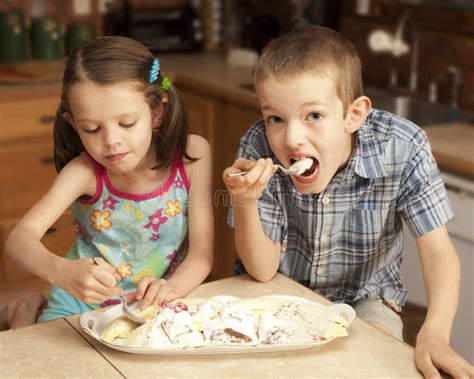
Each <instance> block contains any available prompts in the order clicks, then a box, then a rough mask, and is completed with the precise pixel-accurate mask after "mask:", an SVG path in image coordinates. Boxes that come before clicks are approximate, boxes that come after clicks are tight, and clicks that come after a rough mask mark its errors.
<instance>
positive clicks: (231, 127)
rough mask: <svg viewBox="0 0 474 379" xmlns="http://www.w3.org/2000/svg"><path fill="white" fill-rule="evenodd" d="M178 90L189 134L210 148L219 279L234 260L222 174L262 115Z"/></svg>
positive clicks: (229, 270) (215, 273)
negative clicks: (184, 105) (244, 137)
mask: <svg viewBox="0 0 474 379" xmlns="http://www.w3.org/2000/svg"><path fill="white" fill-rule="evenodd" d="M180 90H181V95H182V96H183V98H184V101H185V104H186V111H187V113H188V122H189V129H190V132H191V133H197V134H199V135H202V136H204V137H206V138H207V140H208V141H209V142H210V144H211V149H212V156H213V190H214V195H213V204H214V216H215V228H214V232H215V240H214V267H213V270H212V273H211V277H212V279H221V278H225V277H229V276H232V275H233V263H234V261H235V258H236V256H237V254H236V251H235V245H234V232H233V228H231V227H229V226H228V225H227V216H228V213H229V204H230V197H229V194H228V192H227V189H226V187H225V185H224V182H223V181H222V172H223V171H224V170H225V169H226V168H227V167H229V166H231V165H232V163H233V162H234V160H235V154H236V153H237V149H238V146H239V142H240V138H241V137H242V136H243V135H244V134H245V132H246V131H247V129H248V128H249V127H250V126H251V125H252V124H253V123H254V122H255V121H257V120H258V119H259V118H261V114H260V111H259V109H258V108H257V106H255V107H250V106H248V105H243V104H239V103H238V102H234V101H230V100H227V99H225V98H224V97H221V96H212V95H209V94H205V93H204V92H203V93H199V92H196V90H195V89H193V90H190V89H187V88H185V87H183V86H180Z"/></svg>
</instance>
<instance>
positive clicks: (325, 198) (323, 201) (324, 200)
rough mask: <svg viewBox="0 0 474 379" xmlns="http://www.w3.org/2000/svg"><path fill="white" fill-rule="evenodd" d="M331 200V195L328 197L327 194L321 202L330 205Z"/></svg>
mask: <svg viewBox="0 0 474 379" xmlns="http://www.w3.org/2000/svg"><path fill="white" fill-rule="evenodd" d="M330 202H331V200H329V197H327V196H324V197H323V198H322V199H321V203H323V204H324V205H328V204H329V203H330Z"/></svg>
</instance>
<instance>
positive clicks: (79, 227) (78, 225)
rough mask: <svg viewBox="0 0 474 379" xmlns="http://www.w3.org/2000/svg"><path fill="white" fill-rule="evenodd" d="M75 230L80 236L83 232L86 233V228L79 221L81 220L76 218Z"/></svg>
mask: <svg viewBox="0 0 474 379" xmlns="http://www.w3.org/2000/svg"><path fill="white" fill-rule="evenodd" d="M74 232H75V233H76V235H78V236H81V235H82V234H84V228H83V226H82V225H81V223H80V222H79V220H74Z"/></svg>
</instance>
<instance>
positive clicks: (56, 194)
mask: <svg viewBox="0 0 474 379" xmlns="http://www.w3.org/2000/svg"><path fill="white" fill-rule="evenodd" d="M95 187H96V184H95V174H94V168H93V167H92V164H91V162H90V160H89V158H88V157H86V156H80V157H77V158H75V159H74V160H72V161H71V162H70V163H69V164H68V165H66V166H65V167H64V168H63V170H61V172H60V173H59V174H58V176H57V177H56V179H55V181H54V183H53V185H52V186H51V188H50V189H49V190H48V192H47V193H46V194H45V195H44V196H43V197H42V198H41V199H40V200H39V201H38V203H36V204H35V205H34V206H33V208H31V209H30V210H29V211H28V212H27V213H26V214H25V216H24V217H23V218H22V219H21V220H20V222H19V223H18V224H17V225H16V226H15V228H14V229H13V230H12V232H11V233H10V235H9V236H8V239H7V242H6V244H5V252H6V254H7V255H8V256H9V257H10V258H11V260H12V261H13V262H15V263H16V264H17V265H18V266H20V267H22V268H24V269H25V270H27V271H29V272H31V273H33V274H34V275H36V276H39V277H40V278H42V279H44V280H46V281H47V282H49V283H51V284H54V285H58V286H59V287H61V288H63V289H64V290H66V291H67V292H68V293H70V294H71V295H72V296H74V297H76V298H78V299H80V300H82V301H85V302H88V303H92V302H101V301H104V300H106V299H108V298H110V297H111V296H113V295H117V294H119V292H117V290H118V288H114V286H115V284H116V281H115V270H114V269H113V267H112V266H110V265H108V264H107V263H106V262H102V261H101V265H100V266H96V265H93V264H92V261H91V260H90V259H79V260H69V259H66V258H62V257H60V256H58V255H56V254H54V253H52V252H51V251H49V250H48V249H46V247H45V246H44V245H43V244H42V243H41V241H40V240H41V238H42V237H43V236H44V234H45V233H46V231H47V230H48V228H49V227H51V225H53V224H54V222H55V221H56V220H57V219H58V218H59V217H60V216H61V215H62V214H63V213H64V211H65V210H66V209H67V208H68V207H69V206H70V205H71V203H72V202H73V201H74V200H76V199H77V198H78V197H80V196H82V195H85V194H86V195H93V194H94V193H95Z"/></svg>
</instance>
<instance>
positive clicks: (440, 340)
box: [415, 226, 474, 378]
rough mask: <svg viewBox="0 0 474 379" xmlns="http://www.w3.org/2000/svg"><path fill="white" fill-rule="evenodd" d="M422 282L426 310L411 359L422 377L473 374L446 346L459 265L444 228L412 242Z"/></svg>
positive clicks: (467, 364)
mask: <svg viewBox="0 0 474 379" xmlns="http://www.w3.org/2000/svg"><path fill="white" fill-rule="evenodd" d="M416 243H417V246H418V251H419V254H420V260H421V265H422V269H423V277H424V281H425V289H426V296H427V302H428V311H427V315H426V319H425V321H424V323H423V326H422V327H421V330H420V332H419V334H418V337H417V343H416V351H415V359H416V363H417V366H418V368H419V369H420V370H421V371H422V372H423V374H424V376H425V377H434V378H437V377H439V373H438V371H437V369H442V370H443V371H445V372H447V373H449V374H451V375H452V376H453V377H456V378H457V377H464V376H465V375H466V374H467V375H471V376H470V377H472V376H473V375H474V371H473V367H472V366H471V365H470V364H469V363H468V362H467V361H466V360H465V359H463V358H462V357H461V356H459V355H458V354H457V353H456V352H455V351H454V350H452V349H451V348H450V347H449V337H450V334H451V327H452V324H453V320H454V316H455V314H456V308H457V304H458V298H459V288H460V277H461V273H460V265H459V259H458V256H457V254H456V251H455V249H454V247H453V245H452V244H451V241H450V239H449V235H448V232H447V230H446V227H445V226H441V227H439V228H437V229H435V230H433V231H431V232H429V233H427V234H425V235H423V236H421V237H419V238H417V240H416Z"/></svg>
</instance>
